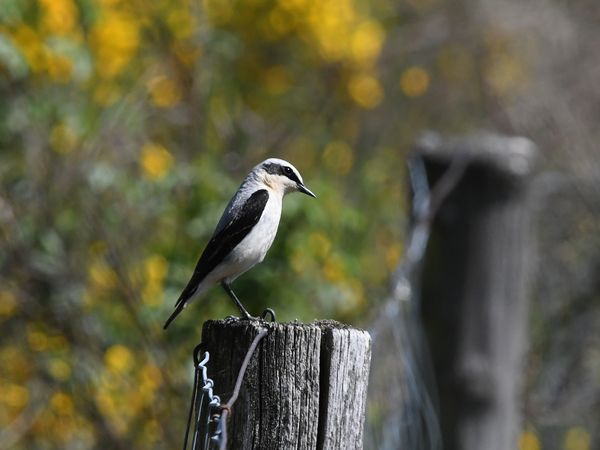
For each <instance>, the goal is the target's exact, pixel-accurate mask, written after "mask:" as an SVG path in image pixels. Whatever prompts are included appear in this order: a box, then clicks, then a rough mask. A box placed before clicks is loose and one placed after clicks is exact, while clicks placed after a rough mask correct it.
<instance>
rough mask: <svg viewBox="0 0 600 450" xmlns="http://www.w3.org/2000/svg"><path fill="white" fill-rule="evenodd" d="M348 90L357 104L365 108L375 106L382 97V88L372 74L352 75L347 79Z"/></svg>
mask: <svg viewBox="0 0 600 450" xmlns="http://www.w3.org/2000/svg"><path fill="white" fill-rule="evenodd" d="M348 91H349V93H350V96H351V97H352V99H353V100H354V101H355V102H356V103H357V104H358V105H360V106H362V107H363V108H367V109H371V108H374V107H376V106H377V105H378V104H379V103H380V102H381V100H382V99H383V88H382V87H381V84H380V83H379V81H378V80H377V78H375V77H374V76H372V75H366V74H359V75H354V76H353V77H351V78H350V81H348Z"/></svg>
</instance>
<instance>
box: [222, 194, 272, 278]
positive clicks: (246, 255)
mask: <svg viewBox="0 0 600 450" xmlns="http://www.w3.org/2000/svg"><path fill="white" fill-rule="evenodd" d="M280 218H281V200H280V199H279V198H278V196H276V195H273V194H270V197H269V200H268V201H267V204H266V205H265V209H264V211H263V213H262V215H261V217H260V219H259V221H258V222H257V224H256V225H255V226H254V227H253V228H252V230H251V231H250V233H248V235H247V236H246V237H245V238H244V239H242V241H241V242H240V243H239V244H238V245H237V246H236V248H235V249H234V250H233V252H232V254H231V257H232V258H233V259H234V260H236V261H237V262H238V263H239V264H240V265H243V266H247V268H246V267H244V268H245V269H246V270H248V269H249V268H250V267H252V266H254V265H255V264H258V263H259V262H261V261H262V260H263V259H264V257H265V255H266V254H267V251H268V250H269V248H271V245H272V244H273V240H274V239H275V235H276V234H277V228H278V226H279V219H280Z"/></svg>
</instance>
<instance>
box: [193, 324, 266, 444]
mask: <svg viewBox="0 0 600 450" xmlns="http://www.w3.org/2000/svg"><path fill="white" fill-rule="evenodd" d="M273 317H274V314H273ZM267 334H268V331H267V330H266V329H263V330H261V331H260V332H259V333H258V334H257V335H256V337H255V338H254V340H253V341H252V344H250V347H249V348H248V351H247V353H246V356H245V357H244V361H243V362H242V365H241V366H240V370H239V372H238V376H237V380H236V383H235V388H234V391H233V394H232V395H231V398H230V399H229V401H228V402H227V403H225V404H222V403H221V399H220V397H219V396H218V395H214V393H213V388H214V382H213V380H212V379H211V378H209V377H208V367H207V364H208V362H209V361H210V354H209V352H207V351H204V352H203V353H202V359H200V357H199V355H200V352H201V351H202V350H203V348H204V345H203V344H199V345H198V346H197V347H196V348H195V349H194V355H193V358H194V387H193V390H192V398H191V402H190V410H189V413H188V419H187V425H186V428H185V436H184V440H183V450H187V444H188V440H189V434H190V426H191V423H192V418H193V419H194V432H193V435H192V447H191V450H224V449H225V448H226V446H227V417H228V415H229V413H230V412H231V408H232V407H233V405H234V403H235V402H236V401H237V398H238V396H239V393H240V389H241V386H242V382H243V380H244V375H245V373H246V369H247V368H248V364H249V363H250V359H251V358H252V355H253V354H254V352H255V351H256V348H257V347H258V344H259V342H260V341H261V339H262V338H264V337H265V336H266V335H267Z"/></svg>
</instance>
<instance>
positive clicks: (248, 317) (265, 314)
mask: <svg viewBox="0 0 600 450" xmlns="http://www.w3.org/2000/svg"><path fill="white" fill-rule="evenodd" d="M240 312H241V311H240ZM268 316H271V320H268V319H267V317H268ZM225 320H262V321H267V320H268V321H269V322H277V316H276V315H275V311H273V309H271V308H267V309H265V310H264V311H263V312H262V314H261V315H260V316H258V317H254V316H252V315H250V313H248V311H244V312H242V315H241V317H237V316H227V317H225Z"/></svg>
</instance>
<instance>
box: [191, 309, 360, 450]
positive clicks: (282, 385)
mask: <svg viewBox="0 0 600 450" xmlns="http://www.w3.org/2000/svg"><path fill="white" fill-rule="evenodd" d="M265 328H266V329H267V330H268V335H267V336H266V337H265V338H264V339H263V340H262V341H261V342H260V344H259V347H258V348H257V351H256V352H255V354H254V356H253V357H252V359H251V362H250V364H249V366H248V369H247V371H246V374H245V377H244V381H243V385H242V389H241V393H240V397H239V399H238V400H237V402H236V403H235V405H234V406H233V408H232V410H231V416H230V418H229V422H228V424H227V429H228V433H227V434H228V448H229V449H236V450H250V449H261V450H278V449H298V450H309V449H310V450H314V449H318V450H325V449H342V450H343V449H352V450H354V449H361V448H362V435H363V421H364V414H365V404H366V394H367V380H368V375H369V363H370V357H371V341H370V337H369V334H368V333H367V332H365V331H362V330H357V329H354V328H350V327H348V326H345V325H342V324H340V323H337V322H333V321H317V322H314V323H311V324H301V323H286V324H281V323H268V322H254V321H251V322H250V321H237V320H217V321H212V320H211V321H208V322H206V323H205V324H204V327H203V330H202V342H203V343H204V344H205V348H206V350H207V351H208V352H210V355H211V360H210V364H209V376H210V377H211V378H212V379H213V380H214V383H215V392H216V393H217V394H219V395H220V396H221V399H222V401H226V400H227V399H228V398H229V396H230V395H231V392H232V391H233V387H234V384H235V381H236V378H237V375H238V371H239V369H240V366H241V364H242V360H243V359H244V356H245V354H246V351H247V350H248V348H249V346H250V344H251V342H252V340H253V339H254V337H255V336H256V335H257V334H258V333H259V332H260V331H261V330H262V329H265Z"/></svg>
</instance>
